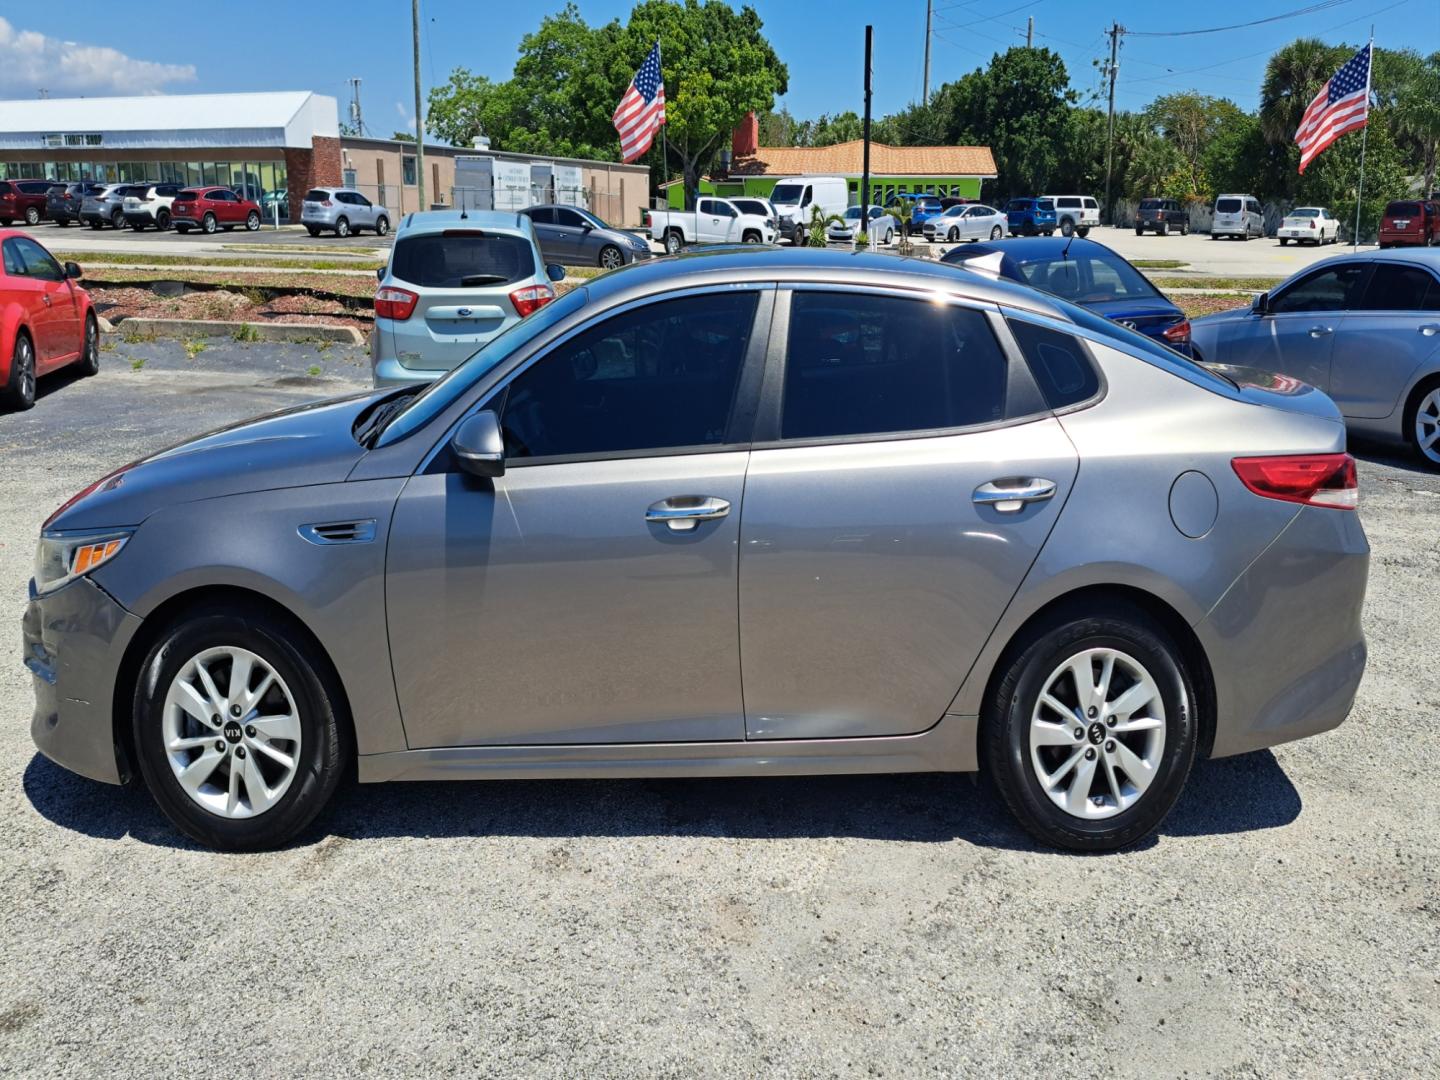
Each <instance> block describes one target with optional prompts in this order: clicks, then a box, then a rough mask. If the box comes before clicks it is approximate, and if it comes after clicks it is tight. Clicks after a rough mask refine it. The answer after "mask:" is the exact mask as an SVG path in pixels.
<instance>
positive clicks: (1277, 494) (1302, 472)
mask: <svg viewBox="0 0 1440 1080" xmlns="http://www.w3.org/2000/svg"><path fill="white" fill-rule="evenodd" d="M1230 464H1231V465H1232V466H1233V467H1234V469H1235V475H1236V476H1238V477H1240V480H1241V482H1243V483H1244V485H1245V486H1246V487H1247V488H1249V489H1250V490H1251V491H1253V492H1254V493H1255V494H1256V495H1262V496H1264V497H1265V498H1267V499H1280V500H1282V501H1283V502H1293V503H1304V504H1305V505H1306V506H1326V507H1329V508H1330V509H1332V510H1354V509H1355V507H1356V506H1357V505H1358V504H1359V502H1360V480H1359V477H1358V475H1357V474H1356V472H1355V459H1354V458H1353V457H1351V456H1350V455H1349V454H1290V455H1285V456H1281V457H1242V458H1235V459H1234V460H1233V461H1232V462H1231V463H1230Z"/></svg>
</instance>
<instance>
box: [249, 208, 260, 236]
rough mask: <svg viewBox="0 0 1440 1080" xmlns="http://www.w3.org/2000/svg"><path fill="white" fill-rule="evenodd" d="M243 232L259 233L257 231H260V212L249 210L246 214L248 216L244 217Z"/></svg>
mask: <svg viewBox="0 0 1440 1080" xmlns="http://www.w3.org/2000/svg"><path fill="white" fill-rule="evenodd" d="M245 231H246V232H259V231H260V211H258V210H251V211H250V213H248V214H246V215H245Z"/></svg>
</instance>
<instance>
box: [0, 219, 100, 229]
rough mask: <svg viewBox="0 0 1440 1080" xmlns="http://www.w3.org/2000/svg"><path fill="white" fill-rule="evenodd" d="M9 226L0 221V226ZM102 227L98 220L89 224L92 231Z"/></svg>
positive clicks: (7, 223)
mask: <svg viewBox="0 0 1440 1080" xmlns="http://www.w3.org/2000/svg"><path fill="white" fill-rule="evenodd" d="M9 224H10V223H9V222H8V221H0V225H9ZM102 225H104V222H102V221H99V220H98V219H97V220H95V221H92V222H90V228H92V229H99V228H100V227H101V226H102Z"/></svg>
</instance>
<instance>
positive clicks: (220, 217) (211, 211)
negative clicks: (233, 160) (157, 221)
mask: <svg viewBox="0 0 1440 1080" xmlns="http://www.w3.org/2000/svg"><path fill="white" fill-rule="evenodd" d="M170 224H171V225H173V226H175V231H176V232H182V233H186V232H189V231H190V230H191V229H199V230H201V231H202V232H207V233H213V232H215V231H216V230H217V229H224V230H225V231H226V232H229V231H230V230H231V229H233V228H235V227H236V226H237V225H243V226H245V228H247V229H249V230H250V231H251V232H254V231H255V230H256V229H258V228H260V204H259V203H257V202H252V201H251V200H249V199H242V198H241V197H240V196H239V195H236V194H235V192H233V191H231V190H230V189H229V188H223V187H206V188H186V189H185V190H184V191H182V192H180V194H179V195H176V196H175V201H174V202H173V203H171V204H170Z"/></svg>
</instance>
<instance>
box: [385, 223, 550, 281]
mask: <svg viewBox="0 0 1440 1080" xmlns="http://www.w3.org/2000/svg"><path fill="white" fill-rule="evenodd" d="M390 273H391V275H392V276H393V277H396V278H398V279H399V280H401V281H408V282H410V283H411V284H412V285H424V286H428V287H430V288H464V287H479V286H484V285H507V284H509V283H510V282H512V281H519V280H520V279H521V278H525V277H530V276H531V275H532V274H534V273H535V255H534V249H533V248H532V247H531V244H530V241H529V240H527V239H525V238H524V237H522V236H512V235H510V234H508V233H497V234H494V235H491V234H487V233H482V232H480V231H479V230H478V229H477V230H474V231H470V230H464V229H451V230H447V231H445V232H443V233H429V234H427V235H423V236H409V237H405V238H403V239H402V240H401V241H400V242H399V243H397V244H396V245H395V254H394V257H393V258H392V259H391V261H390Z"/></svg>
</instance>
